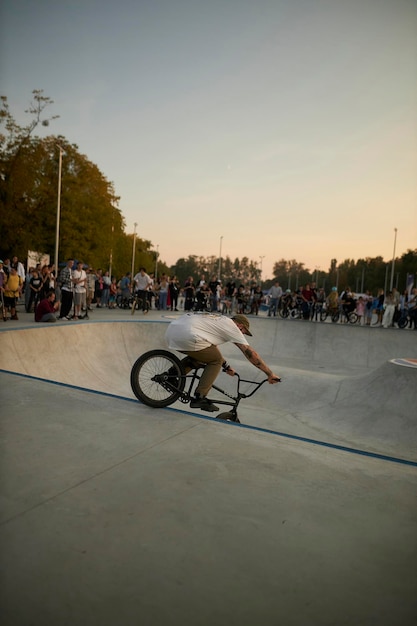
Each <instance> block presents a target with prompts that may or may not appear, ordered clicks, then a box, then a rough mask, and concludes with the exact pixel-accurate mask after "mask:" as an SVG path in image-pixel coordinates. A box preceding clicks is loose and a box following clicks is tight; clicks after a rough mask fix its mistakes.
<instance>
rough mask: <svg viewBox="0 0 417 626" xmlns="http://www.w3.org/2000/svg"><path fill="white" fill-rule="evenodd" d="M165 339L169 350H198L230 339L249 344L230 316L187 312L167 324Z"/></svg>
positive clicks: (233, 341)
mask: <svg viewBox="0 0 417 626" xmlns="http://www.w3.org/2000/svg"><path fill="white" fill-rule="evenodd" d="M165 337H166V340H167V342H168V346H169V347H170V348H171V350H179V351H187V352H198V351H199V350H204V349H205V348H208V347H209V346H213V345H214V346H218V345H220V344H222V343H227V342H228V341H231V342H232V343H240V344H243V345H245V346H247V345H249V344H248V341H247V339H246V337H245V335H244V334H243V333H242V332H241V331H240V330H239V328H238V327H237V326H236V324H235V323H234V322H233V321H232V320H231V319H230V317H224V315H212V314H203V315H201V314H197V315H195V314H194V313H187V314H185V315H182V316H181V317H179V318H178V319H177V320H175V321H174V322H171V324H170V325H169V326H168V329H167V332H166V335H165Z"/></svg>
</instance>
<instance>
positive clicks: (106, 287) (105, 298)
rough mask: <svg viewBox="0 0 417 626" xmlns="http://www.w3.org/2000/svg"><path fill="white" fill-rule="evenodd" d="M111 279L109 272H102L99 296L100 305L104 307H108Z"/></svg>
mask: <svg viewBox="0 0 417 626" xmlns="http://www.w3.org/2000/svg"><path fill="white" fill-rule="evenodd" d="M110 285H111V279H110V274H109V272H104V276H103V293H102V294H101V304H102V306H104V307H108V306H109V297H110Z"/></svg>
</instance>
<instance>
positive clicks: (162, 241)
mask: <svg viewBox="0 0 417 626" xmlns="http://www.w3.org/2000/svg"><path fill="white" fill-rule="evenodd" d="M416 33H417V2H416V1H415V0H349V1H347V0H256V1H255V0H250V1H249V0H222V1H219V0H210V1H207V0H146V1H145V0H120V1H119V2H110V1H108V0H101V1H100V2H99V1H98V0H74V1H73V2H71V3H60V2H52V1H50V0H37V1H36V2H34V1H33V0H3V2H2V3H1V5H0V59H1V60H0V93H1V94H2V95H5V96H7V97H8V100H9V104H10V108H11V110H12V112H13V113H14V115H15V116H16V118H17V119H18V121H19V122H22V123H23V122H24V121H25V119H26V118H25V114H24V110H25V109H26V108H28V104H29V102H30V99H31V92H32V90H33V89H43V90H44V95H47V96H49V97H51V98H52V99H53V100H54V105H53V106H52V107H51V109H50V112H51V114H56V115H60V118H59V119H58V120H56V121H55V122H53V124H51V126H50V127H49V129H45V130H43V129H42V130H41V131H40V132H39V134H40V135H41V136H43V135H46V134H47V133H48V134H50V133H53V134H57V135H58V134H60V135H64V136H65V137H66V139H67V140H68V141H69V142H70V143H75V144H77V145H78V147H79V151H80V152H81V153H83V154H86V155H87V156H88V158H89V159H90V160H91V161H93V162H94V163H96V164H97V166H98V167H99V169H100V170H101V172H102V173H103V174H104V175H105V176H106V178H107V179H108V180H110V181H113V183H114V187H115V192H116V194H117V195H119V196H120V198H121V199H120V204H119V208H120V210H121V211H122V213H123V215H124V217H125V220H126V226H127V232H133V224H134V222H137V224H138V226H137V234H138V235H139V236H140V237H142V238H145V239H149V240H151V241H152V243H153V245H154V247H155V248H156V246H158V247H159V252H160V257H161V259H162V260H163V261H165V262H166V263H168V265H170V264H173V263H175V261H176V260H177V259H178V258H180V257H184V256H188V255H190V254H196V255H203V256H209V255H216V256H217V255H218V254H219V251H220V244H221V248H222V255H223V257H225V256H230V257H231V258H232V259H234V258H235V257H243V256H248V257H249V258H250V259H253V260H255V261H258V262H260V261H261V257H264V258H263V259H262V263H263V277H264V278H268V277H271V276H272V266H273V263H274V262H275V261H278V260H279V259H281V258H286V259H296V260H298V261H300V262H304V263H305V265H306V267H308V268H310V269H311V270H314V269H315V268H320V269H322V270H327V269H328V267H329V265H330V259H332V258H336V259H338V261H343V260H344V259H346V258H351V259H358V258H364V257H367V256H371V257H372V256H377V255H381V256H383V257H384V259H385V260H386V261H389V260H390V259H391V258H392V254H393V245H394V228H397V229H398V235H397V246H396V253H397V256H399V255H401V254H402V253H403V252H405V251H406V250H407V249H409V248H413V249H414V248H417V82H416V77H417V36H416ZM62 210H65V207H62ZM28 226H29V225H28Z"/></svg>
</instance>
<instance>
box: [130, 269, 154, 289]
mask: <svg viewBox="0 0 417 626" xmlns="http://www.w3.org/2000/svg"><path fill="white" fill-rule="evenodd" d="M133 280H134V281H135V283H136V287H137V289H138V291H148V289H149V286H150V284H151V279H150V278H149V276H148V275H147V274H143V275H142V274H141V273H140V272H139V273H138V274H136V276H135V277H134V279H133Z"/></svg>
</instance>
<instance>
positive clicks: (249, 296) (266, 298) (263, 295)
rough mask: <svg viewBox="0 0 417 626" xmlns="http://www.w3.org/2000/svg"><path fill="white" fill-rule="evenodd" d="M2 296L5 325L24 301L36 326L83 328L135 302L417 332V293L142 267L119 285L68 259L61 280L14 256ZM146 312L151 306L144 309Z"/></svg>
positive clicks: (0, 286) (2, 274)
mask: <svg viewBox="0 0 417 626" xmlns="http://www.w3.org/2000/svg"><path fill="white" fill-rule="evenodd" d="M0 293H1V306H2V314H3V319H4V320H5V321H6V320H7V319H11V320H17V319H18V316H17V310H16V306H17V303H18V302H19V301H20V300H22V303H24V308H25V311H26V312H27V313H30V314H32V313H34V314H35V320H36V321H38V322H54V321H56V320H57V319H60V320H78V319H84V318H86V317H88V314H89V311H91V310H92V308H93V306H94V307H96V308H108V309H114V308H116V307H122V308H127V307H130V306H131V305H132V301H133V299H134V298H137V299H138V302H140V303H141V307H142V308H143V312H144V313H147V312H148V310H149V309H152V308H154V309H158V310H162V311H164V310H171V311H179V310H183V311H211V312H218V313H221V314H232V313H240V314H245V315H259V312H260V311H263V312H265V314H266V315H267V316H268V317H276V316H280V317H284V318H285V317H289V316H291V317H297V318H300V319H303V320H309V321H318V320H321V319H323V315H322V313H323V311H326V313H328V314H330V315H334V314H336V313H340V316H338V317H337V319H339V320H340V322H341V323H346V322H348V321H349V316H350V315H351V314H352V313H355V320H356V321H357V322H358V323H359V324H360V325H363V326H370V325H371V324H372V325H373V326H380V327H383V328H389V327H392V326H395V325H396V324H397V323H398V321H399V320H400V319H407V324H408V325H409V327H410V328H411V327H412V328H414V329H417V289H416V288H412V289H407V290H404V291H403V292H402V293H400V292H399V291H398V290H397V289H396V288H393V289H392V290H389V291H387V292H386V293H385V292H384V290H383V289H382V288H381V289H379V290H378V291H377V293H375V294H371V293H370V292H369V291H366V292H365V293H362V294H354V293H353V292H352V290H351V288H350V287H349V286H347V287H346V288H345V289H343V290H342V291H341V292H340V293H339V291H338V289H337V288H336V287H333V288H332V289H331V290H330V291H329V292H328V293H326V292H325V290H324V288H323V287H320V288H319V287H317V286H316V284H315V283H311V284H306V285H303V286H300V287H299V288H297V289H296V290H291V289H286V290H283V289H282V287H281V285H280V284H279V282H278V281H275V282H274V283H273V285H272V287H271V288H270V289H268V290H265V291H262V289H261V287H260V285H259V284H257V283H255V282H252V283H250V284H243V283H241V284H238V283H237V282H236V281H234V280H229V281H228V282H227V283H226V284H222V283H221V281H220V280H219V279H218V277H217V276H216V275H213V276H211V277H210V278H208V277H206V275H204V274H203V275H201V276H200V277H199V279H198V280H196V281H195V280H194V278H193V277H192V276H189V277H188V278H187V280H186V281H185V282H184V284H183V285H181V284H180V281H179V280H178V278H177V277H176V276H167V275H166V274H165V273H162V274H161V275H160V276H159V277H158V278H155V276H154V275H153V274H152V273H149V274H148V273H147V271H146V268H144V267H141V268H140V269H139V271H138V272H137V273H136V274H135V275H134V276H133V277H132V275H131V273H130V272H126V273H125V274H124V276H122V277H121V278H120V279H117V278H116V277H114V276H110V274H109V272H108V271H103V270H102V269H100V268H98V269H94V268H93V267H91V266H89V265H86V264H84V263H82V262H81V261H77V262H75V261H74V259H68V260H67V263H66V265H65V267H63V268H62V269H61V271H60V272H59V273H58V272H56V268H55V266H54V265H43V266H40V265H37V266H36V267H31V268H29V269H28V271H27V273H26V272H25V269H24V266H23V264H22V263H21V262H20V261H19V259H18V258H17V257H16V256H15V257H13V258H12V260H10V259H5V260H4V262H3V261H2V260H0ZM145 305H146V306H145Z"/></svg>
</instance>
